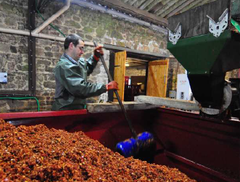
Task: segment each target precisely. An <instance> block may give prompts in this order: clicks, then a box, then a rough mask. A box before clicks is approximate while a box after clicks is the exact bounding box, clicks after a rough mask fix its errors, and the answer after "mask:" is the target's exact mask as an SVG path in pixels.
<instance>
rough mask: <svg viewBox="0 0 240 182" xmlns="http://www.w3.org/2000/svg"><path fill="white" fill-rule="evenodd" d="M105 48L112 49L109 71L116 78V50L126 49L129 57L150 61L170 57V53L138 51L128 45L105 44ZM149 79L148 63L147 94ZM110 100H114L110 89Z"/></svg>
mask: <svg viewBox="0 0 240 182" xmlns="http://www.w3.org/2000/svg"><path fill="white" fill-rule="evenodd" d="M103 48H104V49H106V50H108V51H110V60H109V71H110V74H111V75H112V77H113V78H114V65H115V53H116V52H121V51H126V52H127V58H137V59H140V60H141V59H142V60H145V61H148V62H150V61H155V60H159V59H166V58H169V57H170V55H169V54H157V53H151V52H145V51H138V50H133V49H129V48H126V47H120V46H115V45H110V44H104V45H103ZM147 79H148V64H147V66H146V84H145V94H146V91H147ZM108 101H109V102H112V101H113V91H108Z"/></svg>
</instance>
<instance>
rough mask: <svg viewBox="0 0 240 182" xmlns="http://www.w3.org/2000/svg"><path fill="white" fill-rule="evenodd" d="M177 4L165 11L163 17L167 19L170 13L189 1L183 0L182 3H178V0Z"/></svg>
mask: <svg viewBox="0 0 240 182" xmlns="http://www.w3.org/2000/svg"><path fill="white" fill-rule="evenodd" d="M176 1H177V2H176V3H175V4H174V5H173V6H171V7H170V8H169V9H168V10H166V11H164V12H163V13H162V15H161V17H164V18H165V17H166V16H167V15H168V14H169V13H171V12H172V11H174V10H175V9H176V8H177V7H179V6H180V5H181V4H183V3H185V2H186V1H187V0H181V1H178V0H176Z"/></svg>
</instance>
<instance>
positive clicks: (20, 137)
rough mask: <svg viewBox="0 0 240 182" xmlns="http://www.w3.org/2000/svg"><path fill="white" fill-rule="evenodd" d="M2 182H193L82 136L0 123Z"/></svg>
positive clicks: (177, 172)
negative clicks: (122, 154)
mask: <svg viewBox="0 0 240 182" xmlns="http://www.w3.org/2000/svg"><path fill="white" fill-rule="evenodd" d="M0 181H99V182H100V181H109V182H114V181H117V182H121V181H124V182H125V181H163V182H166V181H195V180H192V179H190V178H188V177H187V176H186V175H185V174H183V173H182V172H180V171H179V170H178V169H175V168H169V167H166V166H161V165H156V164H149V163H147V162H145V161H141V160H138V159H133V158H132V157H130V158H124V157H123V156H121V155H120V154H118V153H116V152H115V153H114V152H113V151H111V150H110V149H108V148H106V147H104V146H103V145H102V144H101V143H99V142H98V141H96V140H93V139H90V138H89V137H88V136H86V135H85V134H84V133H83V132H81V131H80V132H75V133H69V132H67V131H63V130H57V129H48V128H47V127H46V126H45V125H35V126H18V127H16V126H13V125H11V124H9V123H6V122H5V121H4V120H1V119H0Z"/></svg>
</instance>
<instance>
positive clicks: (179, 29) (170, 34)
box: [168, 23, 182, 45]
mask: <svg viewBox="0 0 240 182" xmlns="http://www.w3.org/2000/svg"><path fill="white" fill-rule="evenodd" d="M181 35H182V26H181V25H180V23H178V25H177V27H176V28H175V30H174V32H172V31H171V30H168V39H169V41H170V42H172V44H174V45H175V44H176V43H177V41H178V39H179V38H180V37H181Z"/></svg>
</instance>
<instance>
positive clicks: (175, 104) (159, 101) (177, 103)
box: [134, 95, 200, 111]
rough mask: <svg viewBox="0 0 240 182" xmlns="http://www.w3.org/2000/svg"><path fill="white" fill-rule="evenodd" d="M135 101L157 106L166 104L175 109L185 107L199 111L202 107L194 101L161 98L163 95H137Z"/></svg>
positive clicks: (165, 105) (184, 108) (185, 108)
mask: <svg viewBox="0 0 240 182" xmlns="http://www.w3.org/2000/svg"><path fill="white" fill-rule="evenodd" d="M134 101H135V102H140V103H146V104H153V105H155V106H164V107H169V108H175V109H183V110H189V111H199V110H200V108H199V106H198V104H197V103H195V102H193V101H185V100H176V99H170V98H161V97H152V96H145V95H140V96H135V97H134Z"/></svg>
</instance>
